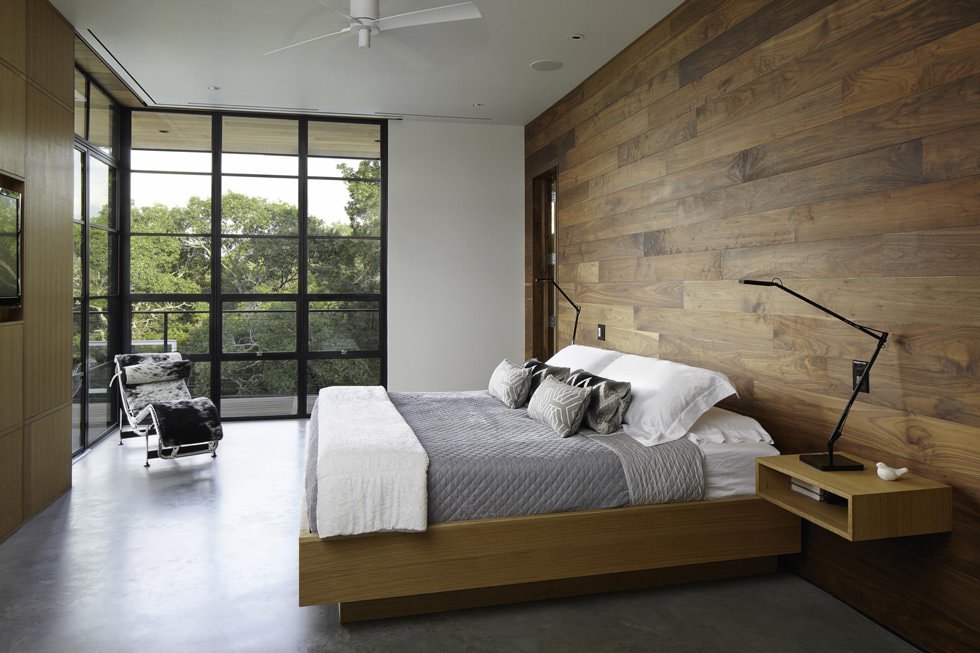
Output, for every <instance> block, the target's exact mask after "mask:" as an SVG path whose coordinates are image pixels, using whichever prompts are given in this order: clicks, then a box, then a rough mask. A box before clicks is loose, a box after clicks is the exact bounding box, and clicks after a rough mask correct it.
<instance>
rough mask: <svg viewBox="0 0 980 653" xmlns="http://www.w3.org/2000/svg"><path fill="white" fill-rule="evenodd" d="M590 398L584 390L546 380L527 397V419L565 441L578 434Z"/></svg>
mask: <svg viewBox="0 0 980 653" xmlns="http://www.w3.org/2000/svg"><path fill="white" fill-rule="evenodd" d="M591 394H592V393H591V391H590V390H589V389H588V388H576V387H574V386H571V385H568V384H567V383H562V382H561V381H557V380H555V378H554V377H550V376H549V377H547V378H545V380H544V381H542V382H541V385H540V386H538V390H537V392H535V393H534V395H532V396H531V402H530V403H529V404H528V405H527V416H528V417H530V418H531V419H533V420H535V421H538V422H541V423H542V424H547V425H548V426H550V427H551V428H552V429H553V430H554V432H555V433H557V434H558V435H560V436H561V437H563V438H567V437H568V436H570V435H575V434H576V433H578V430H579V427H581V425H582V418H583V417H584V416H585V411H586V409H587V408H588V407H589V397H590V396H591Z"/></svg>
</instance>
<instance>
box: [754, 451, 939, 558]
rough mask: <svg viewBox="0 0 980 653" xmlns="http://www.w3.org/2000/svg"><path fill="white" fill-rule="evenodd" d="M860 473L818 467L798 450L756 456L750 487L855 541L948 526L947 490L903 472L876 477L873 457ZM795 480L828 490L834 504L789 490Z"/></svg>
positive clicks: (929, 530)
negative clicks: (897, 476) (802, 458)
mask: <svg viewBox="0 0 980 653" xmlns="http://www.w3.org/2000/svg"><path fill="white" fill-rule="evenodd" d="M847 455H848V457H849V458H853V459H855V460H858V461H860V462H862V463H864V470H863V471H860V472H822V471H820V470H818V469H815V468H814V467H811V466H810V465H807V464H806V463H803V462H800V456H799V455H798V454H794V455H787V456H771V457H767V458H758V459H757V460H756V491H757V492H758V494H759V496H761V497H762V498H763V499H765V500H767V501H769V502H771V503H774V504H776V505H777V506H779V507H780V508H783V509H785V510H788V511H790V512H792V513H793V514H795V515H799V516H800V517H802V518H803V519H806V520H807V521H809V522H812V523H814V524H816V525H817V526H821V527H823V528H826V529H827V530H829V531H831V532H833V533H836V534H837V535H840V536H841V537H843V538H845V539H847V540H850V541H852V542H857V541H861V540H878V539H883V538H887V537H902V536H905V535H923V534H926V533H942V532H946V531H950V530H952V528H953V489H952V488H951V487H949V486H948V485H943V484H942V483H937V482H935V481H931V480H929V479H927V478H923V477H921V476H917V475H915V474H912V473H909V474H906V475H905V476H902V477H901V478H900V479H899V480H897V481H883V480H881V479H880V478H878V474H877V471H876V469H875V464H874V463H873V462H870V461H867V460H863V459H861V458H857V457H856V456H853V455H851V454H847ZM792 479H797V480H799V481H803V482H805V483H808V484H810V485H814V486H817V487H818V488H820V489H822V490H825V491H827V492H830V493H831V494H833V495H835V496H836V497H838V498H839V500H840V502H839V503H836V502H835V503H829V502H825V501H817V500H815V499H811V498H809V497H807V496H804V495H803V494H800V493H798V492H795V491H793V490H792V489H790V481H791V480H792Z"/></svg>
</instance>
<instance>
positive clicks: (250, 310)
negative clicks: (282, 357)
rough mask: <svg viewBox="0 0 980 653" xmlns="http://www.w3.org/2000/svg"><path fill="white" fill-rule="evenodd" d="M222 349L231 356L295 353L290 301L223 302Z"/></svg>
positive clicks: (291, 304)
mask: <svg viewBox="0 0 980 653" xmlns="http://www.w3.org/2000/svg"><path fill="white" fill-rule="evenodd" d="M221 310H222V314H221V342H222V349H223V351H225V352H226V353H232V354H244V353H249V354H254V353H263V352H293V351H296V304H295V303H294V302H225V303H224V304H223V305H222V307H221Z"/></svg>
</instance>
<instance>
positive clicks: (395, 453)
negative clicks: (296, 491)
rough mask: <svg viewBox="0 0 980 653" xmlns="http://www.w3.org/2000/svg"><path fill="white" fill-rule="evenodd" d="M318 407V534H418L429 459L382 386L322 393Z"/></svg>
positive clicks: (422, 522) (423, 519)
mask: <svg viewBox="0 0 980 653" xmlns="http://www.w3.org/2000/svg"><path fill="white" fill-rule="evenodd" d="M318 408H319V416H318V420H319V423H318V428H319V440H320V443H319V451H318V452H317V463H318V472H317V478H318V491H317V504H316V520H317V523H316V525H317V533H318V534H319V535H320V537H321V538H323V537H332V536H335V535H356V534H358V533H373V532H376V531H424V530H425V527H426V517H427V515H426V505H427V501H428V498H427V495H426V475H427V473H428V468H429V457H428V456H427V455H426V453H425V449H423V448H422V445H421V444H419V441H418V438H416V437H415V433H414V431H412V429H411V427H410V426H409V425H408V424H407V423H406V422H405V419H404V418H403V417H402V416H401V413H399V412H398V410H397V409H396V408H395V406H394V405H393V404H392V403H391V400H390V399H388V393H387V392H385V389H384V388H382V387H381V386H353V387H340V386H338V387H331V388H323V389H322V390H320V398H319V402H318Z"/></svg>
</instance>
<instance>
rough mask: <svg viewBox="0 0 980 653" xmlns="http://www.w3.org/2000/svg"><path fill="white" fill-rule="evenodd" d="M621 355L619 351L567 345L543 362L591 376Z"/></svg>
mask: <svg viewBox="0 0 980 653" xmlns="http://www.w3.org/2000/svg"><path fill="white" fill-rule="evenodd" d="M622 355H623V352H621V351H615V350H611V349H599V348H598V347H587V346H586V345H569V346H567V347H565V348H564V349H562V350H561V351H559V352H558V353H557V354H555V355H554V356H552V357H551V358H549V359H548V360H546V361H545V363H547V364H548V365H553V366H555V367H567V368H569V369H571V370H585V371H586V372H591V373H592V374H599V371H600V370H602V369H603V368H604V367H606V366H607V365H609V363H611V362H613V361H614V360H616V359H617V358H619V357H620V356H622Z"/></svg>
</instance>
